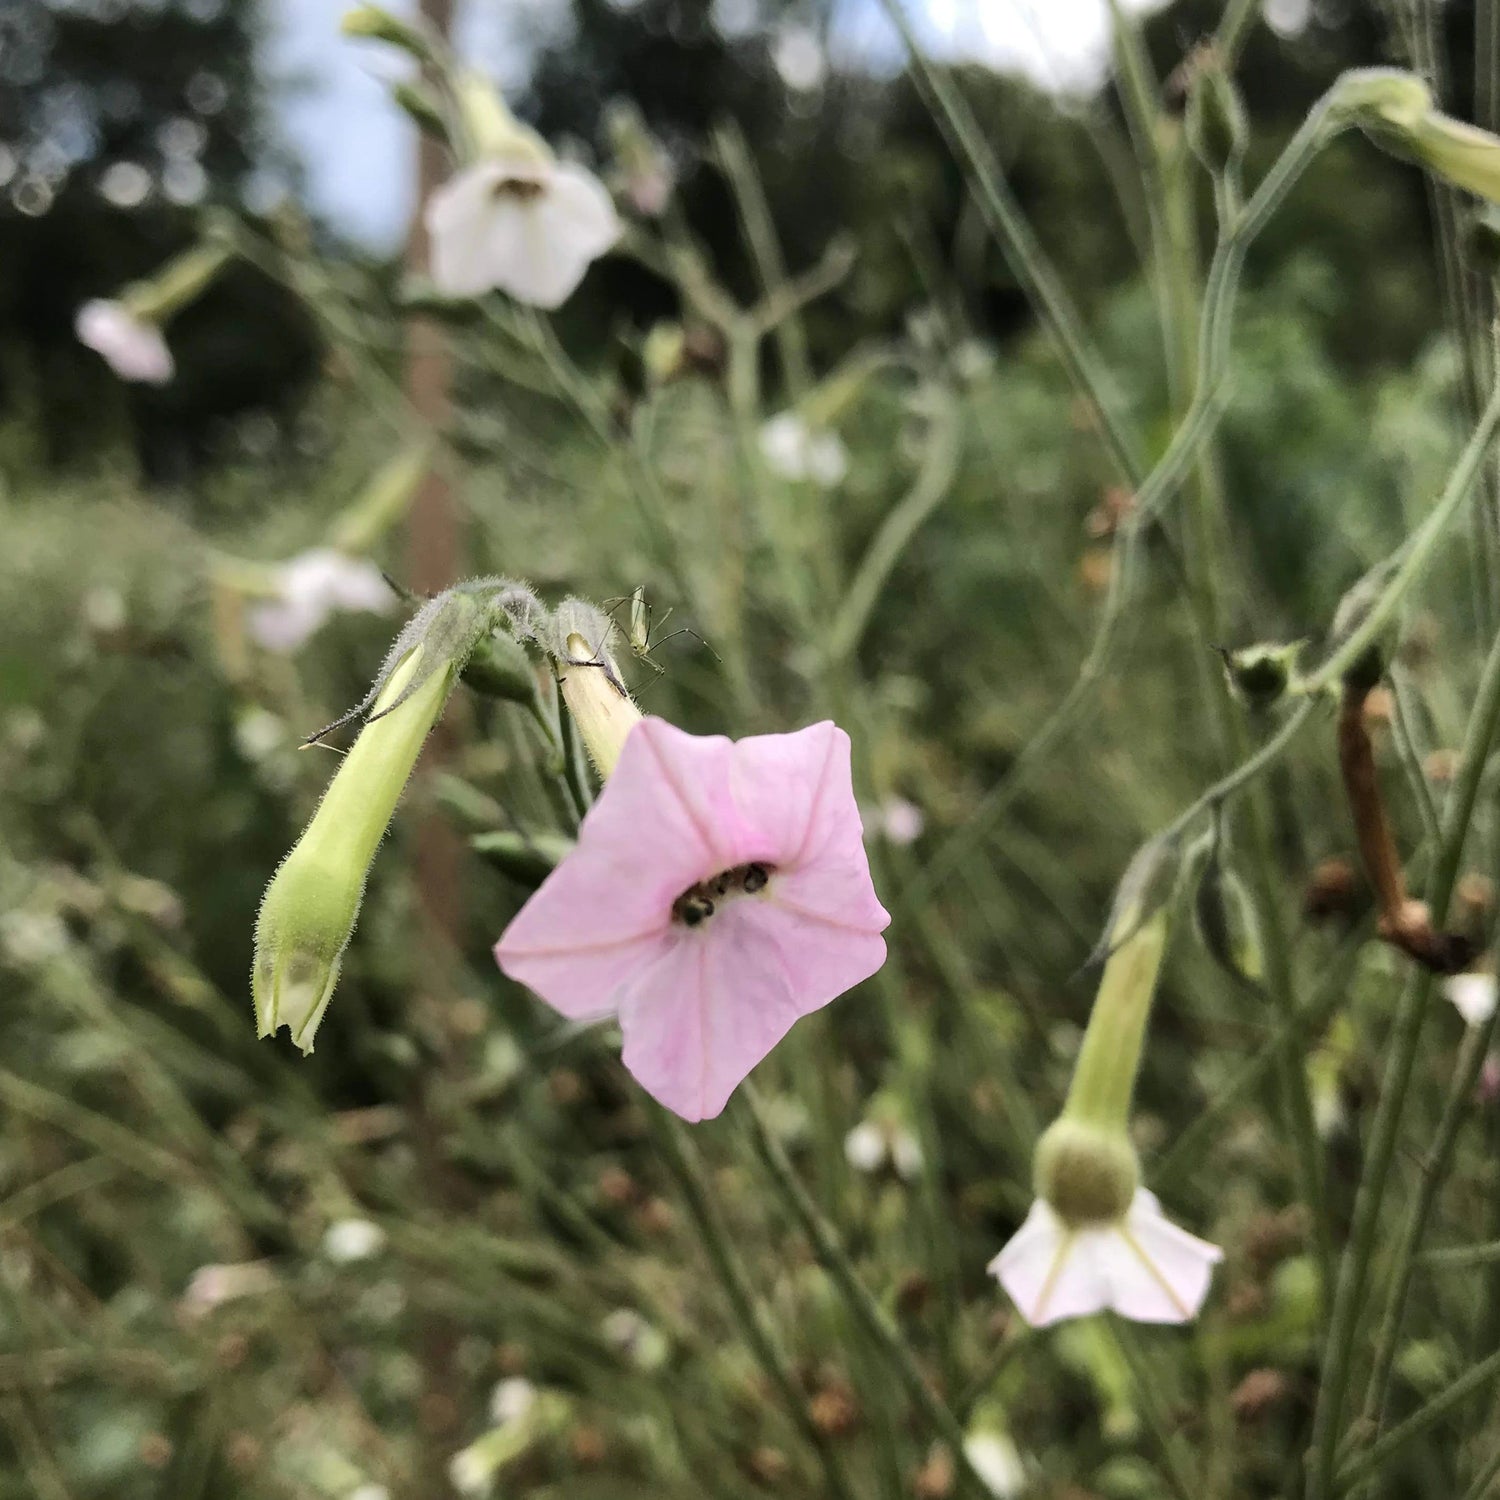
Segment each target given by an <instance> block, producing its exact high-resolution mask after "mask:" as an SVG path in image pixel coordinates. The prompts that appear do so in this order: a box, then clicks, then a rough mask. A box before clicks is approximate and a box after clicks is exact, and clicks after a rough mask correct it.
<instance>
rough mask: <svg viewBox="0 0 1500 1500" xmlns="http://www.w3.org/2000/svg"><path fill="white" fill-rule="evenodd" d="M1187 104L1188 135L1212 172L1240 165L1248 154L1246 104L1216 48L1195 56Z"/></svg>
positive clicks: (1195, 150) (1200, 157)
mask: <svg viewBox="0 0 1500 1500" xmlns="http://www.w3.org/2000/svg"><path fill="white" fill-rule="evenodd" d="M1192 73H1193V76H1192V82H1191V84H1190V85H1189V91H1188V104H1187V137H1188V144H1189V145H1190V146H1191V147H1192V148H1193V153H1194V154H1195V155H1196V156H1197V157H1198V159H1199V160H1200V161H1201V162H1202V163H1203V164H1204V166H1206V167H1207V168H1208V169H1209V171H1210V172H1216V173H1217V172H1223V171H1225V170H1226V169H1227V168H1229V167H1233V166H1236V165H1238V163H1239V161H1240V159H1241V158H1242V157H1243V156H1244V154H1245V142H1246V139H1247V136H1248V133H1249V132H1248V127H1247V125H1246V123H1245V106H1244V104H1243V103H1242V102H1241V100H1240V96H1239V90H1238V89H1236V88H1235V86H1234V80H1233V79H1232V78H1230V76H1229V75H1228V73H1226V72H1225V71H1224V67H1223V63H1222V61H1221V60H1220V58H1219V57H1218V55H1217V54H1216V53H1215V51H1214V50H1213V49H1212V48H1204V49H1202V50H1201V51H1200V52H1199V53H1198V56H1197V58H1196V59H1195V63H1194V67H1193V70H1192Z"/></svg>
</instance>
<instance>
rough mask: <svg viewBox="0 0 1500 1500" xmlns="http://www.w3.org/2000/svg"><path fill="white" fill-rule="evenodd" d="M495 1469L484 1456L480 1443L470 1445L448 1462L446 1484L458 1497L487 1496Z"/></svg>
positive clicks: (461, 1449)
mask: <svg viewBox="0 0 1500 1500" xmlns="http://www.w3.org/2000/svg"><path fill="white" fill-rule="evenodd" d="M495 1467H496V1466H495V1465H494V1464H492V1463H490V1461H489V1459H488V1457H487V1456H486V1454H485V1451H484V1448H483V1446H482V1443H471V1444H470V1445H469V1446H468V1447H467V1448H460V1449H459V1451H458V1452H457V1453H455V1454H454V1455H453V1457H452V1458H450V1459H449V1460H448V1483H449V1484H451V1485H452V1486H453V1488H454V1489H456V1490H457V1491H458V1493H459V1494H460V1495H487V1494H489V1492H490V1485H491V1483H492V1482H493V1480H494V1477H495Z"/></svg>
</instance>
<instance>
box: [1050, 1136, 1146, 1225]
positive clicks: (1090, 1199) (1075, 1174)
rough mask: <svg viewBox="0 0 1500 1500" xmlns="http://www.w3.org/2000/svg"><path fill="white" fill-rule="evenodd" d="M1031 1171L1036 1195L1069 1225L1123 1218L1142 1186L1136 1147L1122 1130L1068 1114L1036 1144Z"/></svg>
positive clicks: (1097, 1222)
mask: <svg viewBox="0 0 1500 1500" xmlns="http://www.w3.org/2000/svg"><path fill="white" fill-rule="evenodd" d="M1033 1171H1034V1173H1035V1184H1036V1193H1037V1196H1038V1197H1039V1198H1043V1199H1045V1200H1046V1201H1047V1202H1048V1203H1049V1204H1050V1205H1051V1207H1052V1210H1053V1212H1054V1213H1056V1214H1057V1216H1058V1218H1060V1219H1061V1220H1062V1221H1063V1223H1064V1224H1066V1225H1068V1227H1069V1228H1072V1229H1077V1228H1081V1227H1082V1226H1084V1225H1087V1224H1109V1223H1113V1222H1115V1221H1117V1220H1119V1219H1123V1218H1124V1217H1125V1213H1126V1210H1127V1209H1128V1208H1129V1207H1130V1202H1131V1199H1132V1198H1134V1197H1135V1190H1136V1188H1137V1187H1139V1186H1140V1167H1139V1165H1138V1163H1137V1161H1136V1155H1135V1150H1134V1148H1133V1147H1132V1146H1131V1144H1130V1141H1129V1139H1128V1137H1127V1136H1126V1135H1125V1133H1124V1131H1123V1130H1118V1131H1116V1130H1106V1129H1103V1128H1101V1127H1099V1126H1094V1125H1086V1124H1084V1123H1083V1122H1082V1121H1079V1120H1072V1119H1069V1118H1067V1117H1066V1116H1064V1117H1063V1118H1062V1119H1060V1120H1054V1121H1053V1123H1052V1124H1051V1125H1049V1126H1048V1127H1047V1129H1046V1131H1045V1132H1044V1133H1043V1135H1042V1138H1041V1140H1040V1141H1038V1142H1037V1148H1036V1158H1035V1161H1034V1163H1033Z"/></svg>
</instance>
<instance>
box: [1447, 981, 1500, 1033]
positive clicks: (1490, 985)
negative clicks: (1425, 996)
mask: <svg viewBox="0 0 1500 1500" xmlns="http://www.w3.org/2000/svg"><path fill="white" fill-rule="evenodd" d="M1443 993H1444V994H1445V995H1446V996H1447V997H1448V998H1449V999H1450V1000H1451V1001H1452V1002H1453V1008H1454V1009H1455V1010H1456V1011H1457V1012H1458V1013H1459V1015H1461V1016H1462V1017H1463V1018H1464V1024H1465V1025H1467V1026H1482V1025H1483V1024H1484V1023H1485V1022H1486V1021H1488V1020H1489V1018H1490V1017H1491V1016H1492V1015H1494V1013H1495V1001H1496V998H1497V994H1500V987H1497V984H1496V980H1495V976H1494V975H1493V974H1486V973H1476V974H1454V975H1453V976H1452V977H1451V978H1449V979H1445V980H1444V981H1443Z"/></svg>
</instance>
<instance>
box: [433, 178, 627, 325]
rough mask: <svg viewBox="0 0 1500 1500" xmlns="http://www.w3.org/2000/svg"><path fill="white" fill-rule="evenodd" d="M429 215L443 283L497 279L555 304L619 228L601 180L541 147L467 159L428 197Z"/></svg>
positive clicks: (533, 299)
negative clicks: (467, 163)
mask: <svg viewBox="0 0 1500 1500" xmlns="http://www.w3.org/2000/svg"><path fill="white" fill-rule="evenodd" d="M542 149H545V148H542ZM426 221H427V231H428V233H429V234H430V235H431V237H432V279H433V281H434V283H435V284H436V286H437V288H438V290H439V291H440V292H443V293H444V294H445V295H447V296H450V297H477V296H479V295H481V294H482V293H484V292H488V291H490V290H492V289H494V288H498V289H499V290H500V291H502V292H505V293H507V294H509V295H510V296H512V297H514V298H515V299H516V301H517V302H525V303H527V304H529V305H530V306H532V307H543V308H554V307H561V306H562V304H563V303H564V302H566V301H567V300H568V298H569V297H570V296H572V294H573V291H574V290H575V288H576V287H577V286H578V283H579V282H580V281H582V280H583V275H584V272H585V271H587V270H588V268H589V265H590V264H591V263H592V262H593V261H595V260H597V259H598V258H599V256H601V255H603V254H604V252H605V251H606V250H608V249H610V248H611V247H612V246H613V245H614V243H615V241H616V240H618V239H619V237H620V220H619V217H618V215H617V214H616V213H615V206H614V203H613V202H612V201H611V200H610V196H609V193H608V192H607V191H606V189H605V187H604V184H603V183H602V182H600V181H599V179H598V178H597V177H595V176H594V174H593V173H592V172H590V171H589V170H588V169H587V168H585V167H581V166H579V165H578V164H577V163H575V162H567V161H558V160H556V159H555V158H554V157H553V156H552V155H551V153H550V152H548V153H547V154H546V155H545V156H543V155H541V153H540V151H534V152H526V153H524V154H515V155H506V156H498V157H487V158H485V159H483V160H481V161H478V162H476V163H475V164H474V165H473V166H470V167H465V168H464V169H463V170H462V171H460V172H458V173H456V174H455V175H454V176H452V177H450V178H449V179H448V181H447V182H445V183H444V184H443V185H442V187H440V188H439V189H438V190H437V191H436V192H435V193H434V194H433V195H432V197H431V199H429V201H428V204H427V211H426Z"/></svg>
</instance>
